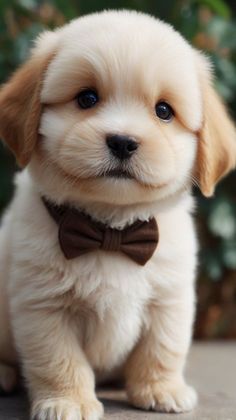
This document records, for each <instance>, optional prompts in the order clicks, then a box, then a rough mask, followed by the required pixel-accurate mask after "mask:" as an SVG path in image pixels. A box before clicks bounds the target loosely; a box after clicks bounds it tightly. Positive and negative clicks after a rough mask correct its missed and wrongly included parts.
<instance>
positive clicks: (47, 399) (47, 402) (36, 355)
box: [14, 309, 103, 420]
mask: <svg viewBox="0 0 236 420" xmlns="http://www.w3.org/2000/svg"><path fill="white" fill-rule="evenodd" d="M14 329H15V336H16V342H17V346H18V348H19V350H20V353H21V357H22V362H23V371H24V375H25V377H26V380H27V383H28V386H29V392H30V397H31V400H32V408H31V418H32V419H34V420H36V419H37V420H58V419H60V420H82V419H83V420H91V419H93V420H98V419H100V418H102V416H103V407H102V404H101V403H100V402H99V401H98V400H97V399H96V395H95V391H94V387H95V384H94V374H93V371H92V369H91V367H90V365H89V363H88V361H87V359H86V357H85V355H84V353H83V351H82V349H81V348H80V346H79V342H78V340H77V338H76V335H75V333H74V331H73V328H72V325H71V324H70V320H69V319H68V318H67V317H66V316H65V314H63V313H60V312H56V311H54V310H50V309H48V310H45V309H44V310H43V311H42V310H34V311H32V310H30V309H27V310H25V311H24V313H22V310H21V312H20V313H19V316H18V317H16V318H15V321H14Z"/></svg>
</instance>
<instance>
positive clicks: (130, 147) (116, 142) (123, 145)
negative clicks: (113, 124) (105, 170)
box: [106, 134, 138, 159]
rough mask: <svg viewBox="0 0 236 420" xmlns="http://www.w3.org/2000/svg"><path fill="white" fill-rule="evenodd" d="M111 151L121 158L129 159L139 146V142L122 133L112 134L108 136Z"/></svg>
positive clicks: (107, 140)
mask: <svg viewBox="0 0 236 420" xmlns="http://www.w3.org/2000/svg"><path fill="white" fill-rule="evenodd" d="M106 142H107V146H108V147H109V149H110V150H111V153H112V154H113V155H114V156H115V157H118V158H119V159H129V158H130V157H131V156H132V155H133V153H134V152H135V150H137V148H138V143H137V142H136V141H135V140H133V139H132V138H131V137H128V136H123V135H121V134H110V135H108V136H107V137H106Z"/></svg>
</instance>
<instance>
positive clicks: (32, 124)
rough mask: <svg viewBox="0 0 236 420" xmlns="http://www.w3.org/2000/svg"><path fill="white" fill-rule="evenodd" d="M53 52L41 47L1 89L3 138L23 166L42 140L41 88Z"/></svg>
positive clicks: (0, 132) (0, 110) (1, 136)
mask: <svg viewBox="0 0 236 420" xmlns="http://www.w3.org/2000/svg"><path fill="white" fill-rule="evenodd" d="M47 34H49V33H47ZM51 34H53V35H54V33H51ZM45 35H46V34H45ZM43 39H45V41H44V42H46V38H45V37H44V36H43V37H41V38H40V39H39V41H40V42H38V43H40V44H42V41H43ZM51 44H52V43H51ZM38 49H39V48H38ZM53 52H54V51H53V50H50V51H49V49H48V48H47V49H46V50H45V51H43V48H42V45H40V51H39V53H38V52H37V47H36V49H35V52H34V53H33V55H32V57H31V58H30V59H29V60H28V61H27V62H26V63H25V64H24V65H23V66H22V67H21V68H20V69H19V70H17V71H16V73H15V74H14V75H13V76H12V78H11V79H10V80H9V81H8V82H7V83H6V84H5V85H3V87H2V88H1V90H0V138H1V139H2V140H3V141H4V142H5V143H6V144H7V146H8V147H9V149H10V150H11V151H12V152H13V153H14V155H15V156H16V159H17V162H18V164H19V165H20V166H21V167H24V166H26V165H27V163H28V162H29V161H30V158H31V156H32V153H33V151H34V148H35V145H36V142H37V139H38V126H39V121H40V116H41V112H42V104H41V102H40V92H41V86H42V81H43V77H44V73H45V71H46V69H47V66H48V64H49V62H50V60H51V58H52V56H53Z"/></svg>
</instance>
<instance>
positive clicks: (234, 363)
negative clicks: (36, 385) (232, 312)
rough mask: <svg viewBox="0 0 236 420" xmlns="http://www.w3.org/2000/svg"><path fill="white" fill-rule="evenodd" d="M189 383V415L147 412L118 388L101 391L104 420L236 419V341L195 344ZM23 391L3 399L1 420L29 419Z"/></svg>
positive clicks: (190, 359)
mask: <svg viewBox="0 0 236 420" xmlns="http://www.w3.org/2000/svg"><path fill="white" fill-rule="evenodd" d="M187 377H188V380H189V383H190V384H192V385H194V386H195V388H196V389H197V391H198V394H199V404H198V407H197V408H196V409H195V410H194V412H192V413H189V414H181V415H180V414H162V413H147V412H144V411H141V410H136V409H134V408H132V407H130V406H129V405H128V403H127V401H126V397H125V393H124V391H122V390H119V389H117V390H116V389H111V388H108V389H100V390H99V391H98V395H99V398H100V399H101V401H102V402H103V403H104V405H105V413H106V414H105V420H110V419H111V420H112V419H113V420H136V419H137V420H170V419H171V420H236V341H235V342H230V343H220V342H214V343H195V344H194V345H193V347H192V350H191V352H190V357H189V360H188V366H187ZM28 418H29V417H28V402H27V399H26V396H25V394H24V392H23V391H22V392H20V393H19V394H16V395H14V396H8V397H0V420H28Z"/></svg>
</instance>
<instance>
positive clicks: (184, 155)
mask: <svg viewBox="0 0 236 420" xmlns="http://www.w3.org/2000/svg"><path fill="white" fill-rule="evenodd" d="M93 28H96V30H95V31H93ZM41 101H42V102H43V103H44V104H46V107H45V109H44V113H43V115H42V119H41V124H40V134H41V135H42V137H43V139H42V141H41V142H40V143H39V148H40V149H41V151H42V158H43V161H47V162H48V164H49V165H54V166H55V167H56V168H57V169H58V170H59V171H60V172H61V174H62V175H64V176H65V177H66V179H67V180H68V183H69V181H71V183H72V184H73V186H76V188H77V194H78V195H80V196H81V195H82V196H83V198H84V197H86V198H88V199H90V198H91V199H95V200H99V201H104V202H109V203H120V204H127V203H135V202H140V201H142V202H143V201H149V200H154V199H157V198H160V197H163V196H166V195H169V194H170V193H174V192H175V191H176V190H179V189H182V188H184V187H185V186H188V185H189V182H190V178H191V170H192V167H193V162H194V160H195V155H196V134H195V132H196V130H197V129H198V128H199V124H200V121H201V103H200V95H199V89H198V81H197V76H196V69H195V67H194V63H193V53H192V50H191V48H190V47H189V46H188V45H187V44H186V43H185V42H184V41H183V40H182V39H181V38H180V37H179V36H178V35H177V34H176V33H175V32H174V31H173V30H171V29H170V28H169V27H168V26H166V25H164V24H161V23H158V24H157V23H156V21H154V20H152V19H149V18H148V19H147V18H146V17H145V18H144V17H143V16H139V15H131V16H130V15H126V16H124V15H123V14H120V15H109V14H108V15H106V16H104V17H103V18H102V19H101V18H98V17H90V18H88V19H87V20H81V22H80V23H79V22H74V23H72V24H71V26H69V27H68V28H67V29H66V30H65V31H64V37H63V41H62V44H61V45H60V47H59V50H58V52H57V54H56V57H55V58H54V59H53V60H52V62H51V64H50V65H49V67H48V70H47V72H46V77H45V80H44V84H43V89H42V93H41Z"/></svg>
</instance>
